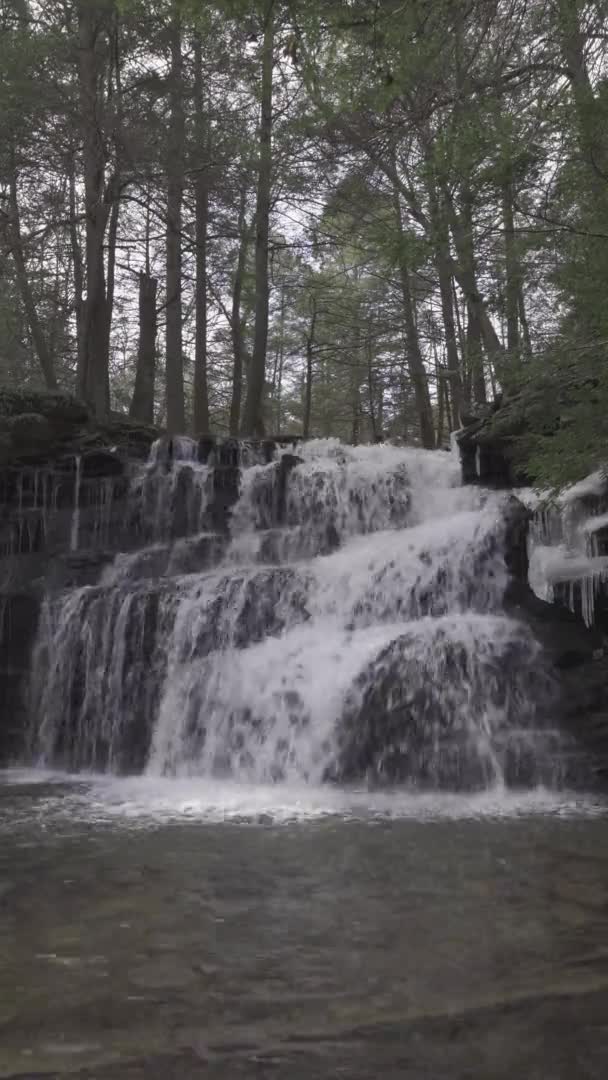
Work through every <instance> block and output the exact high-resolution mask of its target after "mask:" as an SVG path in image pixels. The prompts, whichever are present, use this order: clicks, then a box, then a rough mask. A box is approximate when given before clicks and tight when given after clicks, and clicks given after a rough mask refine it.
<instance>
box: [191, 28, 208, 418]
mask: <svg viewBox="0 0 608 1080" xmlns="http://www.w3.org/2000/svg"><path fill="white" fill-rule="evenodd" d="M194 108H195V124H194V130H195V137H196V144H197V151H198V155H199V157H198V161H199V165H198V172H197V174H196V190H195V201H196V209H195V213H196V225H195V242H196V286H195V298H194V308H195V323H196V329H195V343H194V403H193V425H194V432H195V434H197V435H208V434H209V387H208V380H207V231H208V222H209V182H208V159H209V146H208V124H207V119H206V115H205V101H204V90H203V56H202V43H201V36H200V34H196V35H195V37H194Z"/></svg>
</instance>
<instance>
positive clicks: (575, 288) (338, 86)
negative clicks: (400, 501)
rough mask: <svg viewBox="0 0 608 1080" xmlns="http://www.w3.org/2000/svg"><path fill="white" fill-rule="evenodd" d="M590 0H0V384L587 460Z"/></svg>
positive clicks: (597, 421)
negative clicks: (481, 415)
mask: <svg viewBox="0 0 608 1080" xmlns="http://www.w3.org/2000/svg"><path fill="white" fill-rule="evenodd" d="M607 14H608V2H607V0H589V2H583V0H323V2H321V0H217V2H208V0H204V2H203V0H151V2H150V0H116V2H115V0H76V2H72V0H44V2H43V3H42V2H35V0H2V3H1V4H0V72H1V78H0V382H2V383H5V384H8V385H9V386H17V387H23V386H26V387H31V388H36V387H46V388H49V389H55V388H60V389H62V390H67V391H70V392H73V393H75V394H77V395H78V396H80V397H81V398H83V399H84V400H85V401H86V402H87V403H88V405H89V406H90V408H91V409H92V410H93V412H94V413H95V414H96V415H97V416H99V417H103V416H105V415H106V414H107V413H108V412H109V411H110V410H115V411H118V412H125V413H130V415H131V416H132V417H133V418H134V419H137V420H141V421H142V422H146V423H151V422H155V423H157V424H159V425H161V426H165V427H167V429H168V430H169V431H170V432H179V431H190V432H193V433H195V434H207V433H209V432H210V431H211V432H214V433H217V434H219V435H226V434H232V435H237V434H242V435H246V436H259V435H261V434H263V433H266V434H273V435H278V434H281V433H286V432H289V433H296V434H301V435H304V436H305V437H308V436H329V435H336V436H340V437H342V438H344V439H346V440H348V441H352V442H354V443H357V442H361V441H374V440H378V439H381V438H386V437H391V438H400V439H403V440H405V441H407V442H410V443H414V444H419V445H422V446H425V447H429V448H431V447H435V446H444V445H447V443H448V441H449V434H450V432H451V431H453V430H455V429H457V428H459V427H460V426H461V424H462V422H463V419H464V418H466V417H467V415H469V414H471V413H475V412H476V411H478V410H479V408H480V406H481V407H482V406H483V405H484V404H485V403H488V402H491V401H493V400H494V398H495V397H496V396H497V395H498V394H499V393H503V394H505V395H506V396H510V397H511V400H512V406H511V411H512V412H515V414H516V425H515V426H516V428H518V430H521V432H522V434H521V436H520V453H521V454H522V455H523V456H524V457H525V460H526V465H527V468H528V471H529V473H530V475H532V476H533V477H535V478H536V479H537V480H538V481H539V482H540V483H550V484H562V483H565V482H567V481H569V480H571V479H576V478H577V477H579V476H581V475H583V474H584V473H585V472H587V471H589V470H590V469H591V468H592V467H594V466H595V465H596V464H597V463H598V461H602V460H606V458H607V457H608V376H607V374H606V371H607V360H608V356H607V345H608V305H607V303H606V295H607V293H608V288H607V287H608V79H607V76H608V69H607V66H606V43H607V39H608V21H607Z"/></svg>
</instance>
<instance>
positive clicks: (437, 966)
mask: <svg viewBox="0 0 608 1080" xmlns="http://www.w3.org/2000/svg"><path fill="white" fill-rule="evenodd" d="M0 958H1V963H0V1076H2V1077H8V1076H15V1077H17V1076H19V1077H29V1078H34V1077H54V1078H55V1077H56V1078H59V1077H61V1078H63V1077H71V1076H74V1077H78V1078H79V1080H83V1078H84V1080H93V1078H95V1080H110V1078H112V1080H114V1078H115V1080H119V1078H120V1080H126V1078H137V1080H140V1078H141V1080H144V1078H146V1080H147V1078H151V1080H173V1078H175V1080H177V1078H180V1080H182V1078H189V1077H205V1078H207V1077H208V1078H210V1080H216V1078H217V1080H220V1078H221V1080H231V1078H232V1077H234V1078H250V1077H251V1078H257V1077H271V1078H274V1077H277V1078H285V1080H300V1078H301V1080H304V1078H306V1080H309V1078H317V1077H318V1078H325V1077H337V1078H346V1080H376V1078H380V1077H382V1078H387V1077H388V1078H393V1077H395V1078H397V1077H399V1078H405V1080H427V1078H428V1080H444V1078H445V1080H448V1078H449V1080H460V1078H462V1080H465V1078H466V1080H491V1078H494V1077H496V1078H503V1077H504V1078H505V1080H507V1078H509V1080H513V1078H514V1077H518V1078H521V1080H540V1078H542V1080H562V1078H563V1080H580V1078H586V1077H590V1078H595V1077H597V1078H598V1080H599V1078H601V1080H604V1078H605V1077H606V1076H608V813H607V812H606V807H605V806H604V805H602V803H600V802H597V801H593V800H590V799H585V798H582V797H580V796H569V795H559V796H556V795H554V794H549V793H547V792H542V791H539V792H534V793H529V794H525V795H521V796H517V795H509V796H507V795H505V793H504V792H501V791H499V790H496V791H494V792H490V793H486V794H484V795H483V796H477V797H471V798H466V797H464V796H463V797H460V796H458V797H457V796H443V797H432V796H420V795H415V794H406V793H403V792H392V793H383V794H370V793H368V792H364V791H354V790H353V791H348V792H345V791H338V790H331V789H319V790H314V789H307V788H302V789H294V788H281V787H274V788H273V787H268V788H263V787H246V786H241V785H230V784H209V783H207V782H205V781H196V780H188V781H169V780H166V781H161V780H148V779H145V778H142V779H133V780H120V781H119V780H112V779H99V778H94V777H88V778H83V779H80V780H79V781H77V782H76V781H74V780H73V779H68V778H66V777H62V776H58V775H51V774H47V775H45V774H40V773H29V772H23V771H19V772H8V773H5V774H0Z"/></svg>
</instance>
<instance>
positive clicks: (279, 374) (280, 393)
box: [275, 285, 286, 435]
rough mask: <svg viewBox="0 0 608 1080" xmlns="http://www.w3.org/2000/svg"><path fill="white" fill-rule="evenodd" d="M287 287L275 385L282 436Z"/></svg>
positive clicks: (282, 313)
mask: <svg viewBox="0 0 608 1080" xmlns="http://www.w3.org/2000/svg"><path fill="white" fill-rule="evenodd" d="M285 309H286V300H285V286H284V285H283V287H282V288H281V314H280V316H279V348H278V350H277V375H276V383H275V400H276V409H277V411H276V423H277V428H276V433H277V435H280V434H281V423H282V415H281V413H282V406H283V402H282V396H283V366H284V363H285Z"/></svg>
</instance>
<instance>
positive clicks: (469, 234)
mask: <svg viewBox="0 0 608 1080" xmlns="http://www.w3.org/2000/svg"><path fill="white" fill-rule="evenodd" d="M457 228H458V232H459V240H458V241H457V242H456V243H457V245H458V243H459V244H460V261H461V263H462V265H463V268H464V271H465V274H466V278H467V281H468V282H469V283H470V288H469V289H468V290H467V289H465V290H464V291H465V294H466V298H467V359H468V363H469V368H470V371H471V383H472V388H473V397H474V399H475V401H476V402H478V403H479V404H484V403H485V402H486V400H487V394H486V378H485V371H484V363H483V348H482V343H483V341H484V332H483V326H482V313H481V308H480V304H479V303H478V298H479V300H480V299H481V297H480V293H479V289H478V286H477V262H476V259H475V234H474V229H473V196H472V194H471V191H470V189H469V187H468V184H467V183H465V184H463V190H462V221H461V222H459V223H458V226H457ZM455 240H456V238H455ZM492 330H494V328H493V327H492ZM486 349H487V344H486ZM501 351H502V350H501ZM493 359H494V357H493V354H492V350H491V349H490V350H488V360H489V361H490V363H491V362H492V360H493Z"/></svg>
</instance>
